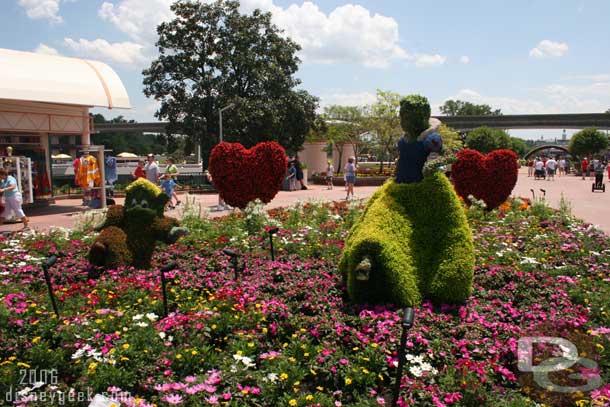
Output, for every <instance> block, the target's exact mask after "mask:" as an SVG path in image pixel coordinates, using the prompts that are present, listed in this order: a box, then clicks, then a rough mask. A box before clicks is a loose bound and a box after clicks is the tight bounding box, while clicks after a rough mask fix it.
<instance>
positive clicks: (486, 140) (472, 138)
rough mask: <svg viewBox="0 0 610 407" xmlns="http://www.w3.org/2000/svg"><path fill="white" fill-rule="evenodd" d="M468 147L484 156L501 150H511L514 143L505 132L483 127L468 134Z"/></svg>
mask: <svg viewBox="0 0 610 407" xmlns="http://www.w3.org/2000/svg"><path fill="white" fill-rule="evenodd" d="M466 146H467V147H468V148H472V149H473V150H477V151H479V152H481V153H482V154H487V153H490V152H492V151H493V150H498V149H501V148H508V149H510V148H511V147H512V142H511V139H510V136H509V135H508V133H506V132H505V131H504V130H498V129H490V128H489V127H486V126H483V127H477V128H476V129H474V130H472V131H471V132H470V133H468V136H467V137H466Z"/></svg>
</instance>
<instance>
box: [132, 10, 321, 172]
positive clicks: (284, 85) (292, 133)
mask: <svg viewBox="0 0 610 407" xmlns="http://www.w3.org/2000/svg"><path fill="white" fill-rule="evenodd" d="M171 10H172V12H173V14H174V16H175V18H174V19H173V20H171V21H168V22H164V23H162V24H160V25H159V27H158V28H157V32H158V34H159V39H158V42H157V46H158V49H159V56H158V58H157V59H156V60H154V61H153V62H152V63H151V66H150V67H149V68H148V69H146V70H145V71H144V72H143V74H144V86H145V88H144V93H145V95H146V96H148V97H154V98H155V99H157V100H159V101H160V102H161V107H160V108H159V110H158V111H157V112H156V117H158V118H159V119H163V120H168V121H169V122H170V126H169V130H170V131H171V132H174V133H175V132H179V133H181V134H186V135H188V137H189V138H190V139H191V140H192V141H193V143H200V144H201V153H202V160H203V163H204V164H203V165H204V166H207V162H208V158H209V154H210V151H211V149H212V148H213V146H214V145H215V144H216V143H217V141H218V135H219V115H218V111H219V109H221V108H223V107H225V106H228V105H229V104H233V107H232V108H231V109H230V110H228V111H227V112H226V114H225V116H224V117H223V134H224V138H225V140H226V141H238V142H240V143H242V144H243V145H244V146H246V147H251V146H253V145H255V144H257V143H259V142H261V141H277V142H279V143H280V144H281V145H282V146H283V147H284V148H285V149H286V150H287V151H288V152H289V153H294V152H296V151H298V150H299V148H300V147H301V145H302V144H303V141H304V140H305V136H306V135H307V134H308V133H309V132H310V130H311V127H312V124H313V123H314V121H315V119H316V114H315V110H316V108H317V104H318V100H317V98H315V97H313V96H311V95H310V94H309V93H307V92H306V91H304V90H296V86H298V85H299V84H300V81H299V80H298V79H296V78H294V77H293V75H294V74H295V73H296V71H297V70H298V65H299V62H300V61H299V59H298V57H297V56H296V53H297V52H298V51H299V49H300V47H299V45H298V44H296V43H295V42H294V41H292V40H291V39H289V38H287V37H286V36H285V35H284V34H283V33H282V31H281V30H279V29H278V28H277V27H276V26H275V25H273V24H272V23H271V14H270V13H263V12H261V11H260V10H258V9H257V10H254V11H253V12H252V13H251V14H242V13H241V12H240V10H239V2H237V1H233V0H218V1H215V2H194V1H189V0H179V1H177V2H175V3H174V4H173V5H172V6H171Z"/></svg>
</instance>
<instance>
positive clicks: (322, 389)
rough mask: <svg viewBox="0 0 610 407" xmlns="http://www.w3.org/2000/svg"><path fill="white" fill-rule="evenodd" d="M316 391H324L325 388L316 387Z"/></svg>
mask: <svg viewBox="0 0 610 407" xmlns="http://www.w3.org/2000/svg"><path fill="white" fill-rule="evenodd" d="M316 390H317V391H324V387H322V386H318V387H316Z"/></svg>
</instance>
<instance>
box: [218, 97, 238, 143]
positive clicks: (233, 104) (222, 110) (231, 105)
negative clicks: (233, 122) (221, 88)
mask: <svg viewBox="0 0 610 407" xmlns="http://www.w3.org/2000/svg"><path fill="white" fill-rule="evenodd" d="M233 106H235V103H231V104H228V105H226V106H225V107H223V108H222V109H220V110H218V114H219V116H220V142H221V143H222V112H224V111H225V110H227V109H230V108H232V107H233Z"/></svg>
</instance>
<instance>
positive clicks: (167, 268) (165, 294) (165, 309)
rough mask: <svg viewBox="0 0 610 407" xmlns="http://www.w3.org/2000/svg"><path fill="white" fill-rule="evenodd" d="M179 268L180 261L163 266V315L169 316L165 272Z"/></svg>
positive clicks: (161, 271)
mask: <svg viewBox="0 0 610 407" xmlns="http://www.w3.org/2000/svg"><path fill="white" fill-rule="evenodd" d="M176 268H178V263H177V262H175V261H173V262H171V263H169V264H168V265H166V266H163V267H161V270H159V272H160V273H161V292H162V294H163V317H164V318H167V291H166V282H165V273H167V272H170V271H172V270H174V269H176Z"/></svg>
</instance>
